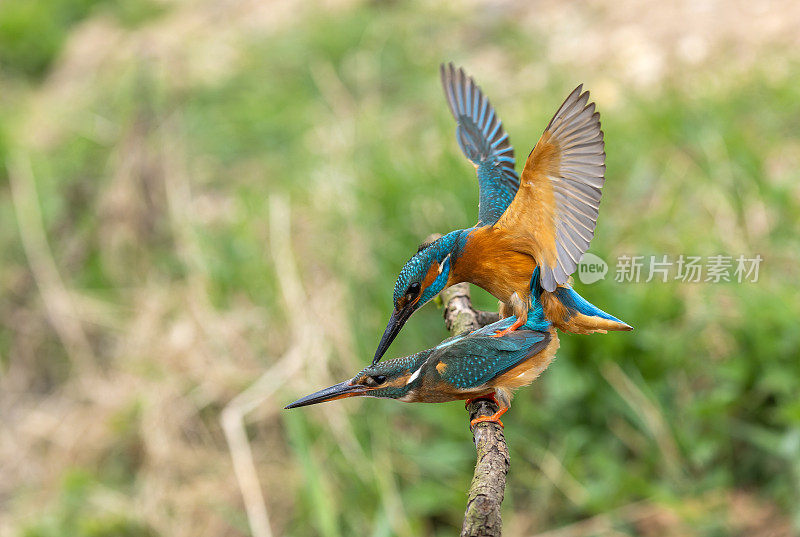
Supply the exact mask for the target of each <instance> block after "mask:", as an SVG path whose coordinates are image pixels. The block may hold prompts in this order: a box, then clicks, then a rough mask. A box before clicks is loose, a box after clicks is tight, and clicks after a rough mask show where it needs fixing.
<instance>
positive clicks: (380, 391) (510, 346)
mask: <svg viewBox="0 0 800 537" xmlns="http://www.w3.org/2000/svg"><path fill="white" fill-rule="evenodd" d="M537 278H538V270H536V271H534V276H533V278H532V279H531V285H532V286H535V285H536V284H535V281H536V280H537ZM516 323H517V319H516V318H515V317H507V318H505V319H501V320H499V321H497V322H496V323H493V324H490V325H487V326H485V327H483V328H480V329H478V330H475V331H473V332H469V333H467V334H462V335H458V336H454V337H451V338H449V339H446V340H444V341H443V342H441V343H440V344H438V345H437V346H435V347H433V348H432V349H428V350H424V351H422V352H418V353H416V354H412V355H411V356H405V357H403V358H396V359H394V360H387V361H385V362H380V363H373V364H372V365H370V366H369V367H366V368H364V369H362V370H361V371H360V372H358V373H357V374H356V375H355V376H354V377H353V378H352V379H350V380H347V381H344V382H340V383H339V384H335V385H333V386H331V387H329V388H325V389H324V390H320V391H318V392H315V393H312V394H311V395H307V396H306V397H303V398H301V399H298V400H297V401H295V402H294V403H291V404H289V405H287V406H286V408H296V407H300V406H306V405H313V404H315V403H322V402H324V401H332V400H334V399H342V398H344V397H354V396H367V397H382V398H389V399H397V400H400V401H405V402H417V403H440V402H445V401H455V400H458V399H468V401H467V403H469V401H470V400H472V399H478V398H490V399H493V400H494V401H495V402H496V403H497V404H498V406H499V410H498V411H497V412H496V413H495V414H494V415H492V416H482V417H479V418H476V419H474V420H472V421H471V422H470V425H471V426H472V427H474V426H475V425H476V424H477V423H479V422H482V421H494V422H497V423H499V424H500V425H501V426H502V425H503V423H502V422H501V421H500V416H502V415H503V414H504V413H505V412H506V411H507V410H508V409H509V407H510V406H511V397H512V393H513V390H514V389H516V388H519V387H521V386H525V385H527V384H530V383H531V382H533V380H534V379H535V378H536V377H538V376H539V374H541V372H542V371H544V370H545V369H546V368H547V366H548V365H549V364H550V362H551V361H552V360H553V356H554V355H555V352H556V350H557V349H558V346H559V341H558V335H557V334H556V331H555V328H554V327H553V324H552V323H551V322H550V321H548V320H547V319H545V316H544V311H543V309H542V304H541V303H540V302H539V301H538V298H537V297H536V296H535V297H534V299H533V301H532V307H531V309H530V311H529V312H528V316H527V318H526V320H525V321H524V322H523V323H522V324H521V325H520V326H518V328H517V330H515V331H513V332H510V333H507V330H508V328H509V327H510V326H512V325H513V324H516ZM501 333H503V334H505V335H503V337H497V335H498V334H501Z"/></svg>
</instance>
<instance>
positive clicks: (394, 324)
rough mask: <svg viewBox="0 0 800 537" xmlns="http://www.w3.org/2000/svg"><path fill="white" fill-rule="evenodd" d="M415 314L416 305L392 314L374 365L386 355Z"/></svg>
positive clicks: (379, 344) (410, 305) (373, 362)
mask: <svg viewBox="0 0 800 537" xmlns="http://www.w3.org/2000/svg"><path fill="white" fill-rule="evenodd" d="M412 313H414V304H413V303H412V304H408V305H407V306H406V307H405V308H403V309H401V310H399V311H398V310H394V312H392V317H391V318H390V319H389V324H388V325H386V330H385V331H384V332H383V337H382V338H381V342H380V343H378V350H376V351H375V357H374V358H373V359H372V365H375V364H377V363H378V362H379V361H380V359H381V358H383V355H384V354H386V351H387V350H388V349H389V345H391V344H392V341H394V338H396V337H397V334H399V333H400V330H401V329H402V328H403V325H404V324H406V321H407V320H408V318H409V317H411V314H412Z"/></svg>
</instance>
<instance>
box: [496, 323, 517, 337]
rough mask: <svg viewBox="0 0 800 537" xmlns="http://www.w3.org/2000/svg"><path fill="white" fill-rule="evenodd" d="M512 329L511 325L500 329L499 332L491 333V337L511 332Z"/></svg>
mask: <svg viewBox="0 0 800 537" xmlns="http://www.w3.org/2000/svg"><path fill="white" fill-rule="evenodd" d="M514 330H515V328H514V327H513V326H509V327H508V328H505V329H503V330H500V331H499V332H495V333H494V334H492V337H503V336H505V335H506V334H508V333H510V332H513V331H514Z"/></svg>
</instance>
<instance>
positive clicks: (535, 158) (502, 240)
mask: <svg viewBox="0 0 800 537" xmlns="http://www.w3.org/2000/svg"><path fill="white" fill-rule="evenodd" d="M440 72H441V79H442V85H443V87H444V93H445V96H446V98H447V103H448V105H449V107H450V111H451V112H452V114H453V116H454V117H455V118H456V122H457V127H456V139H457V140H458V144H459V146H460V147H461V150H462V151H463V152H464V154H465V155H466V157H467V158H468V159H469V160H470V161H471V162H472V164H473V165H474V166H475V169H476V171H477V174H478V186H479V189H480V195H479V204H478V222H477V223H476V224H475V225H474V226H473V227H471V228H468V229H460V230H456V231H452V232H450V233H448V234H447V235H444V236H443V237H441V238H440V239H438V240H436V241H434V242H432V243H431V244H423V245H422V246H420V248H419V250H418V251H417V253H416V254H415V255H414V256H413V257H412V258H411V259H410V260H409V261H408V262H407V263H406V264H405V266H404V267H403V269H402V270H401V271H400V275H399V276H398V278H397V281H396V283H395V286H394V297H393V302H394V311H393V313H392V316H391V319H390V320H389V324H388V326H387V327H386V331H385V332H384V334H383V337H382V338H381V341H380V343H379V344H378V349H377V350H376V351H375V357H374V359H373V364H374V363H377V362H378V361H379V360H380V359H381V357H382V356H383V354H384V353H385V352H386V350H387V348H388V347H389V345H390V344H391V343H392V341H393V340H394V338H395V337H396V336H397V334H398V333H399V332H400V329H401V328H402V327H403V325H404V324H405V322H406V321H407V320H408V318H409V317H410V316H411V314H413V313H414V312H415V311H416V310H417V309H419V308H420V307H421V306H422V305H423V304H425V303H426V302H428V301H429V300H431V299H432V298H433V297H435V296H436V295H437V294H438V293H439V292H440V291H441V290H442V289H444V288H445V287H449V286H451V285H453V284H456V283H459V282H465V281H466V282H470V283H474V284H475V285H478V286H480V287H483V288H484V289H486V290H487V291H488V292H490V293H491V294H492V295H494V296H495V297H496V298H498V299H499V300H500V313H501V315H502V316H503V317H508V316H509V315H512V314H513V315H514V317H515V318H516V320H515V322H513V323H512V324H510V325H509V326H507V327H506V328H505V329H504V331H502V332H501V333H498V334H496V335H497V336H501V335H503V334H507V333H508V332H511V331H513V330H516V329H518V328H520V327H521V326H523V325H524V324H525V322H526V317H527V313H528V310H529V309H530V307H531V300H530V288H529V283H530V281H531V275H532V274H533V271H534V269H535V268H536V267H537V266H538V267H540V268H541V278H540V279H541V286H542V288H543V290H544V292H543V293H542V296H541V304H542V308H543V311H544V315H545V318H547V319H549V320H550V321H551V322H552V323H553V324H554V326H556V327H557V328H558V329H560V330H563V331H566V332H573V333H579V334H589V333H592V332H605V331H607V330H631V329H632V328H631V326H629V325H628V324H626V323H624V322H622V321H620V320H619V319H616V318H615V317H612V316H611V315H608V314H607V313H605V312H603V311H602V310H599V309H597V308H595V307H594V306H592V305H591V304H589V303H588V302H586V301H585V300H584V299H583V298H581V297H580V296H579V295H578V294H577V293H576V292H575V291H574V290H573V289H572V287H571V285H570V283H569V277H570V274H572V273H573V271H574V270H575V268H576V267H577V264H578V261H579V260H580V258H581V256H582V255H583V254H584V253H585V252H586V250H587V249H588V248H589V242H590V241H591V239H592V237H593V236H594V228H595V223H596V221H597V215H598V207H599V204H600V189H601V188H602V186H603V183H604V181H605V178H604V175H605V156H606V154H605V145H604V142H603V131H602V130H601V129H600V114H599V113H598V112H596V111H595V104H594V103H590V102H589V92H588V91H586V92H585V91H583V85H580V86H578V87H577V88H575V90H574V91H573V92H572V93H570V94H569V96H568V97H567V98H566V100H565V101H564V103H563V104H562V105H561V106H560V107H559V109H558V111H557V112H556V113H555V115H554V116H553V119H551V120H550V123H549V124H548V125H547V128H546V129H545V130H544V133H543V134H542V136H541V138H540V139H539V142H538V143H537V144H536V146H535V147H534V148H533V150H532V151H531V152H530V154H529V155H528V159H527V160H526V162H525V168H524V169H523V170H522V180H521V181H520V178H519V177H518V176H517V173H516V172H515V171H514V164H515V160H514V148H513V147H512V146H511V144H510V142H509V140H508V134H506V132H505V131H504V129H503V126H502V123H501V121H500V119H499V117H498V116H497V114H496V113H495V111H494V108H493V107H492V106H491V104H490V103H489V100H488V99H487V98H486V97H485V96H484V95H483V92H482V91H481V89H480V88H479V87H478V86H477V85H476V84H475V82H474V81H473V79H472V78H471V77H468V76H467V75H466V74H465V73H464V70H463V69H461V68H459V69H456V68H455V67H454V66H453V64H452V63H450V64H448V65H446V66H445V65H444V64H442V66H441V69H440ZM576 304H580V306H581V307H576Z"/></svg>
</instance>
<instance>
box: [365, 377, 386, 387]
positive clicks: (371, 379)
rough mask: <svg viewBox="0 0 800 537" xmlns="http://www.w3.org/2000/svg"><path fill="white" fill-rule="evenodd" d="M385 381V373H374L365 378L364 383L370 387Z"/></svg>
mask: <svg viewBox="0 0 800 537" xmlns="http://www.w3.org/2000/svg"><path fill="white" fill-rule="evenodd" d="M384 382H386V377H385V376H384V375H372V376H369V377H367V378H366V379H364V383H365V384H366V385H367V386H370V387H375V386H380V385H381V384H383V383H384Z"/></svg>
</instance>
